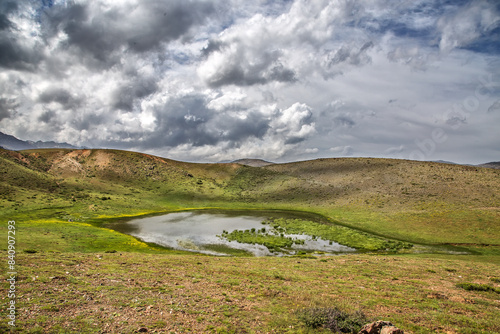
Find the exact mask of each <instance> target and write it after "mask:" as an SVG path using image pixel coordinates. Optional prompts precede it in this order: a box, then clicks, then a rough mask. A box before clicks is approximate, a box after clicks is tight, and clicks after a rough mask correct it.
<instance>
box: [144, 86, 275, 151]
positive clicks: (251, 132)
mask: <svg viewBox="0 0 500 334" xmlns="http://www.w3.org/2000/svg"><path fill="white" fill-rule="evenodd" d="M207 102H208V101H207V99H206V98H205V97H204V96H202V95H187V96H183V97H179V98H176V99H172V100H171V101H169V102H167V103H166V104H165V105H163V106H161V107H160V108H158V109H157V110H156V115H155V116H156V119H157V124H158V127H157V129H156V130H155V132H154V133H150V134H148V135H146V137H145V138H143V139H142V143H141V145H142V146H143V147H144V148H148V149H151V148H161V147H165V146H170V147H175V146H178V145H182V144H191V145H193V146H195V147H197V146H204V145H216V144H217V143H219V142H222V141H230V142H232V145H233V146H238V145H239V143H241V142H243V141H244V140H245V139H248V138H250V137H253V138H259V139H260V138H262V137H263V136H264V135H265V134H266V132H267V131H268V129H269V122H270V120H269V119H268V118H266V117H264V116H263V115H262V114H261V113H260V112H257V111H249V112H248V114H246V117H245V118H240V117H235V116H233V115H230V114H226V113H217V112H216V111H214V110H212V109H209V108H208V107H207V106H206V105H207Z"/></svg>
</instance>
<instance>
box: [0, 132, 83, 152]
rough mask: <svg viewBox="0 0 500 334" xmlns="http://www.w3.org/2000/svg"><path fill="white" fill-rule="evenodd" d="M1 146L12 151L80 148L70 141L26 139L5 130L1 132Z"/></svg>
mask: <svg viewBox="0 0 500 334" xmlns="http://www.w3.org/2000/svg"><path fill="white" fill-rule="evenodd" d="M0 146H1V147H3V148H6V149H8V150H11V151H21V150H31V149H37V148H73V149H77V148H79V147H76V146H73V145H71V144H68V143H56V142H55V141H40V140H39V141H36V142H34V141H31V140H28V141H24V140H21V139H17V138H16V137H14V136H11V135H8V134H5V133H3V132H0Z"/></svg>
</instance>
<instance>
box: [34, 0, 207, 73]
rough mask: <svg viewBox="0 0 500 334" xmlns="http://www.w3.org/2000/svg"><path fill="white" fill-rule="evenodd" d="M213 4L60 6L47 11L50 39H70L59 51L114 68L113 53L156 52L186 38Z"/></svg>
mask: <svg viewBox="0 0 500 334" xmlns="http://www.w3.org/2000/svg"><path fill="white" fill-rule="evenodd" d="M213 11H214V9H213V6H212V5H211V4H210V3H207V2H198V1H181V0H177V1H169V2H167V3H166V2H164V1H159V0H147V1H141V2H140V6H139V5H137V6H133V5H124V6H121V7H118V6H114V7H111V8H109V9H104V8H100V7H99V3H94V4H90V3H86V4H74V3H73V4H71V3H69V4H61V5H58V6H53V7H51V8H50V9H47V10H46V11H45V15H44V21H43V22H44V25H45V27H46V33H47V37H49V38H50V37H53V36H55V35H56V34H57V33H58V32H59V31H63V32H64V33H65V34H66V35H67V40H65V41H62V42H61V44H60V47H62V48H64V47H67V46H74V47H77V48H78V49H79V50H81V51H83V52H84V53H85V54H88V55H91V56H92V57H93V58H94V59H96V60H98V61H100V62H105V63H107V62H109V63H110V64H114V63H115V62H116V61H117V60H116V59H115V58H114V57H113V56H114V54H113V53H114V52H115V51H118V50H120V48H121V47H125V48H126V49H128V50H132V51H134V52H136V53H143V52H147V51H151V50H154V49H157V48H158V47H159V46H160V45H161V44H162V43H163V42H169V41H172V40H177V39H179V38H181V37H185V36H186V35H187V34H188V33H189V31H190V29H191V27H193V26H195V25H199V24H202V23H203V22H204V21H205V19H206V18H207V17H208V16H210V15H211V14H212V13H213Z"/></svg>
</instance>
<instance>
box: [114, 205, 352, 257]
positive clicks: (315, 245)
mask: <svg viewBox="0 0 500 334" xmlns="http://www.w3.org/2000/svg"><path fill="white" fill-rule="evenodd" d="M284 216H286V217H288V218H293V217H294V216H291V215H290V214H285V213H281V214H277V213H270V212H255V211H250V212H248V211H244V212H243V211H242V212H223V211H207V210H200V211H185V212H175V213H169V214H165V215H161V216H153V217H146V218H139V219H133V220H130V221H127V222H122V223H111V224H109V225H108V227H110V228H112V229H114V230H116V231H119V232H122V233H126V234H129V235H132V236H134V237H136V238H138V239H140V240H143V241H145V242H151V243H155V244H157V245H160V246H164V247H168V248H173V249H179V250H186V251H192V252H199V253H206V254H212V255H227V254H225V253H221V252H216V251H213V250H210V249H207V247H209V246H210V245H223V246H226V247H230V248H233V249H240V250H245V251H247V252H250V253H252V254H253V255H255V256H270V255H274V256H283V255H284V254H285V253H271V252H270V251H269V250H268V249H267V247H265V246H262V245H251V244H244V243H238V242H237V241H227V240H225V239H223V238H220V237H219V235H220V234H222V232H223V231H227V232H232V231H234V230H249V229H252V228H255V229H262V228H266V229H268V228H269V226H267V225H263V224H262V222H263V221H264V220H266V219H267V218H270V217H276V218H278V217H284ZM295 218H299V217H295ZM285 236H292V237H294V238H297V239H302V240H305V243H304V245H294V246H293V250H292V251H291V252H290V253H289V254H294V252H296V251H299V250H308V251H312V250H314V251H321V252H326V253H345V252H354V251H355V249H353V248H350V247H346V246H343V245H340V244H337V243H331V242H330V241H326V240H322V239H316V240H313V239H312V237H311V236H308V235H285Z"/></svg>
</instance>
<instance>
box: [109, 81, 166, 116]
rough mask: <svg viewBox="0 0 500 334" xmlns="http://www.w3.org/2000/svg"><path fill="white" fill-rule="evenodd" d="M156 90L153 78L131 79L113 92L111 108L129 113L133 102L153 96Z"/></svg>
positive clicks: (156, 86) (156, 85)
mask: <svg viewBox="0 0 500 334" xmlns="http://www.w3.org/2000/svg"><path fill="white" fill-rule="evenodd" d="M157 89H158V84H157V83H156V82H155V80H154V79H153V78H148V79H144V78H133V79H131V80H130V82H129V83H128V84H126V85H123V86H122V87H120V88H118V89H117V90H116V91H115V92H114V94H113V107H114V108H117V109H121V110H126V111H131V110H132V109H133V108H134V101H136V100H140V99H142V98H144V97H146V96H148V95H151V94H153V93H154V92H156V90H157Z"/></svg>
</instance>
